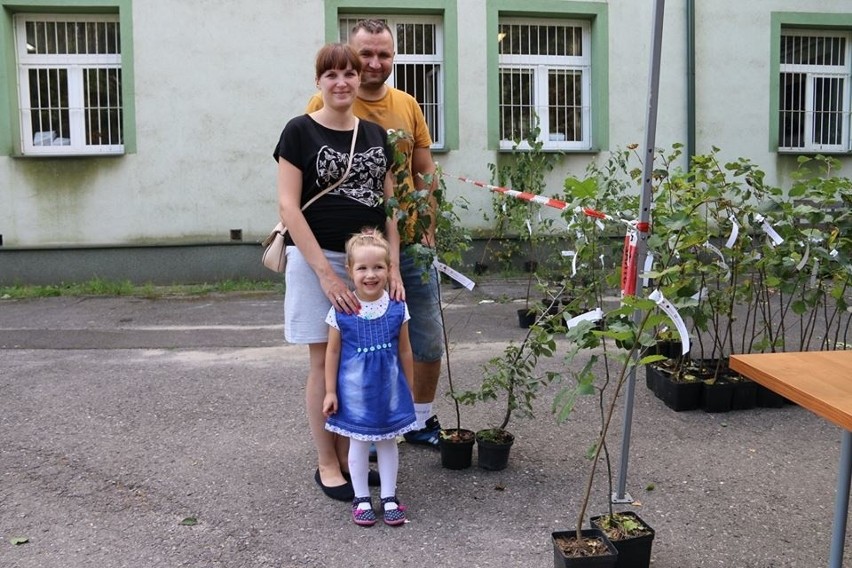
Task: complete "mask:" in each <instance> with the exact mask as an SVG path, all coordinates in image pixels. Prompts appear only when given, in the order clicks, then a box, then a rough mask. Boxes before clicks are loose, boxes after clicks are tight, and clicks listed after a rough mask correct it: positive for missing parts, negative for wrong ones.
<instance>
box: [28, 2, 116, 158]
mask: <svg viewBox="0 0 852 568" xmlns="http://www.w3.org/2000/svg"><path fill="white" fill-rule="evenodd" d="M119 28H120V26H119V17H118V15H117V14H115V15H72V14H63V15H45V14H18V15H16V16H15V18H14V29H15V50H16V55H17V64H18V84H19V85H20V93H19V108H20V121H21V138H22V140H21V142H22V151H23V153H24V154H25V155H26V154H30V155H79V154H104V153H106V154H120V153H123V152H124V120H123V119H124V117H123V113H124V107H123V104H122V84H121V81H122V77H121V37H120V29H119Z"/></svg>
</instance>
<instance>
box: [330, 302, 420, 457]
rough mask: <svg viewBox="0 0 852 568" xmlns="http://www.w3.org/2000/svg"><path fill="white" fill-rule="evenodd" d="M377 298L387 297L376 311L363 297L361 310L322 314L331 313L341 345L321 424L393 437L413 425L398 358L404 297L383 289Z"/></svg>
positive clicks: (358, 434) (346, 432)
mask: <svg viewBox="0 0 852 568" xmlns="http://www.w3.org/2000/svg"><path fill="white" fill-rule="evenodd" d="M376 303H381V304H384V303H387V310H385V311H384V313H381V314H378V313H377V311H376V310H375V309H373V310H370V309H367V308H368V306H365V305H364V304H369V303H367V302H362V309H361V314H362V315H349V314H345V313H341V312H334V313H333V314H332V313H331V312H329V317H328V318H327V319H326V321H329V320H332V321H333V318H336V320H337V327H338V329H339V330H340V340H341V346H340V366H339V367H338V372H337V400H338V409H337V413H336V414H333V415H332V416H330V417H329V418H328V420H327V421H326V424H325V429H326V430H329V431H331V432H335V433H337V434H340V435H342V436H346V437H348V438H354V439H356V440H364V441H377V440H388V439H392V438H395V437H396V436H399V435H401V434H404V433H406V432H409V431H411V430H414V429H415V427H416V417H415V416H414V401H413V399H412V396H411V390H410V389H409V388H408V383H407V382H406V380H405V373H404V371H403V369H402V363H401V361H400V359H399V331H400V328H401V327H402V324H403V322H404V321H405V316H406V309H405V303H404V302H398V301H395V300H391V299H390V298H389V297H387V295H386V296H385V297H384V298H382V299H379V300H377V301H376ZM369 307H373V308H375V306H369ZM332 311H334V308H332ZM365 316H366V317H365ZM367 318H370V319H367Z"/></svg>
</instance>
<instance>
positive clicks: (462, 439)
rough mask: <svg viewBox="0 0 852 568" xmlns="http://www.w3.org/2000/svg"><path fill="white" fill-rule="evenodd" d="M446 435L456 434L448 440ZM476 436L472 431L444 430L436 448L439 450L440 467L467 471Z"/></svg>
mask: <svg viewBox="0 0 852 568" xmlns="http://www.w3.org/2000/svg"><path fill="white" fill-rule="evenodd" d="M447 434H449V435H452V434H458V436H453V438H458V439H453V438H449V437H448V436H447ZM474 443H476V435H475V434H474V433H473V431H472V430H465V429H461V430H456V429H451V430H445V431H443V432H442V433H441V437H440V439H439V441H438V447H439V448H440V449H441V466H442V467H445V468H446V469H467V468H469V467H470V465H471V463H473V444H474Z"/></svg>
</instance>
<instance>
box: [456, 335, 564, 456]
mask: <svg viewBox="0 0 852 568" xmlns="http://www.w3.org/2000/svg"><path fill="white" fill-rule="evenodd" d="M555 350H556V340H555V338H554V336H553V332H552V331H551V328H550V327H549V326H546V325H539V324H538V323H537V324H535V325H533V326H531V327H530V328H529V329H528V330H527V333H526V335H525V336H524V339H523V340H522V341H521V342H520V343H519V344H516V343H514V342H510V343H509V344H508V345H507V346H506V348H505V349H504V350H503V353H502V354H501V355H500V356H498V357H494V358H492V359H491V360H489V361H488V363H486V364H485V365H484V366H483V377H482V383H481V384H480V385H479V388H478V389H476V390H468V391H464V392H461V393H458V395H457V399H458V400H459V401H460V402H462V403H463V404H474V403H477V402H486V401H494V400H500V399H502V401H503V411H502V415H501V418H500V422H499V423H498V424H497V425H496V426H493V427H490V428H485V429H482V430H479V431H477V432H476V443H477V447H478V451H477V457H478V463H479V467H481V468H483V469H488V470H501V469H504V468H505V467H506V465H507V464H508V461H509V452H510V450H511V447H512V444H513V443H514V441H515V436H514V434H512V433H511V432H510V431H509V430H507V427H508V426H509V422H510V421H511V419H512V418H513V417H514V416H524V417H532V416H533V401H534V400H535V399H536V396H537V395H538V393H539V391H540V389H541V388H542V387H544V386H546V385H548V384H549V383H550V382H551V381H553V379H554V378H555V377H556V376H557V373H556V372H554V371H539V370H538V361H539V358H541V357H552V356H553V354H554V352H555Z"/></svg>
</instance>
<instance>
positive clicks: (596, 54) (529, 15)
mask: <svg viewBox="0 0 852 568" xmlns="http://www.w3.org/2000/svg"><path fill="white" fill-rule="evenodd" d="M519 6H521V4H520V3H518V2H517V1H515V0H490V1H489V2H488V4H487V7H486V30H487V34H488V37H492V38H494V39H495V41H489V42H488V44H487V64H488V71H487V73H488V95H487V96H488V147H489V148H491V149H494V150H498V151H511V149H507V148H506V147H505V146H504V145H502V144H501V143H500V72H499V71H500V63H499V62H500V56H499V50H498V45H497V41H496V40H497V33H498V30H499V25H500V22H501V21H502V20H506V19H509V18H524V19H537V20H539V19H540V20H555V21H559V22H563V21H572V20H579V21H584V22H588V25H589V41H590V44H589V45H590V50H591V53H590V55H591V69H590V73H589V81H590V88H589V103H590V109H589V121H588V127H589V129H590V131H589V140H588V144H587V145H586V146H585V147H583V148H579V147H576V148H553V146H552V145H545V148H544V149H545V151H558V152H566V153H577V154H579V153H597V152H600V151H603V150H606V149H608V147H609V6H608V5H607V4H605V3H602V2H574V1H565V2H559V3H558V5H555V3H554V2H549V1H547V0H526V1H525V2H524V3H523V4H522V6H523V7H522V8H520V7H519ZM543 142H549V141H544V140H543ZM548 146H549V147H548Z"/></svg>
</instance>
